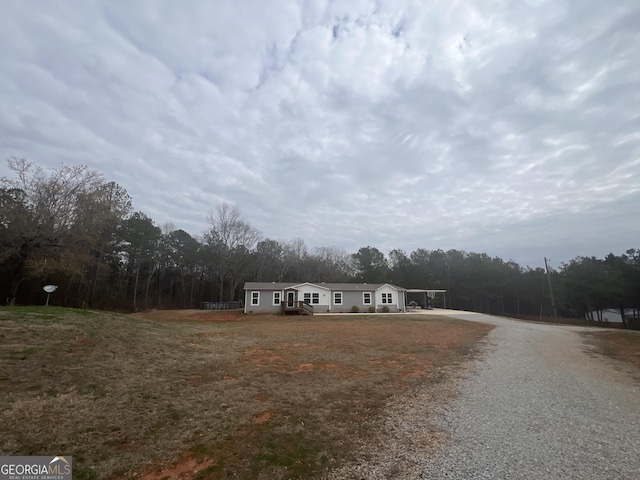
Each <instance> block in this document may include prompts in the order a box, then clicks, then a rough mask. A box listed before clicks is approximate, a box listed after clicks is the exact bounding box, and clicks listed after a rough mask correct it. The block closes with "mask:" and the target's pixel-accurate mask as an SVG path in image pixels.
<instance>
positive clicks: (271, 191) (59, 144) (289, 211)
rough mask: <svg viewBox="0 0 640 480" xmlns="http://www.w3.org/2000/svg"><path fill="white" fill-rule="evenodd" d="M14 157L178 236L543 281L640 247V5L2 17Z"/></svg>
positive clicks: (35, 12)
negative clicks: (467, 266) (291, 246)
mask: <svg viewBox="0 0 640 480" xmlns="http://www.w3.org/2000/svg"><path fill="white" fill-rule="evenodd" d="M0 12H1V14H0V58H1V59H2V60H1V61H0V157H2V158H1V160H2V163H1V164H0V176H2V175H8V174H9V171H8V169H7V166H6V163H5V162H4V159H5V158H8V157H10V156H12V155H17V156H26V157H28V158H29V159H31V160H33V161H34V162H36V163H38V164H40V165H43V166H45V167H54V166H57V165H59V164H60V163H62V162H65V163H72V164H88V165H89V166H91V167H93V168H95V169H97V170H100V171H101V172H103V173H104V174H105V176H106V177H107V179H108V180H113V181H116V182H117V183H119V184H121V185H122V186H123V187H125V188H126V189H127V190H128V192H129V194H130V195H131V196H132V197H133V199H134V206H135V208H136V209H138V210H141V211H143V212H145V213H146V214H147V215H149V216H150V217H151V218H153V219H154V220H155V221H156V223H157V224H158V225H162V224H164V223H167V222H170V223H173V224H175V226H176V227H177V228H182V229H184V230H186V231H188V232H190V233H192V234H194V235H197V234H200V233H201V232H202V231H203V230H204V229H205V228H206V217H207V213H208V212H209V211H210V210H212V209H213V208H215V206H216V205H217V204H219V203H220V202H228V203H232V204H235V205H237V206H238V207H239V208H240V210H241V212H242V214H243V216H244V217H245V219H246V220H248V221H249V222H250V223H251V224H252V225H253V226H255V227H256V228H258V229H259V230H261V231H262V232H263V234H264V235H265V236H267V237H270V238H276V239H291V238H293V237H300V238H303V239H304V240H305V241H306V243H307V244H308V245H309V246H310V247H313V246H321V245H324V246H328V245H338V246H343V247H344V248H346V249H347V250H348V251H355V250H357V249H358V248H359V247H362V246H367V245H371V246H375V247H377V248H379V249H380V250H382V251H383V252H385V253H386V252H388V251H389V250H390V249H392V248H402V249H405V250H406V251H407V252H410V251H412V250H414V249H416V248H420V247H422V248H427V249H437V248H442V249H449V248H456V249H463V250H467V251H475V252H486V253H488V254H489V255H492V256H500V257H502V258H504V259H505V260H506V259H514V260H516V261H518V262H519V263H521V264H522V265H531V266H541V265H542V264H543V259H542V257H543V256H547V257H550V258H551V259H552V263H553V264H554V265H555V266H559V264H560V263H561V262H562V261H567V260H569V259H571V258H573V257H575V256H577V255H595V256H598V257H601V256H604V255H606V254H607V253H608V252H610V251H613V252H614V253H616V254H620V253H623V252H624V251H625V250H626V249H628V248H631V247H636V248H639V247H640V235H639V234H640V2H638V1H637V0H627V1H625V0H617V1H615V2H603V1H601V0H574V1H565V0H549V1H547V0H513V1H508V0H490V1H481V0H467V1H455V0H442V1H437V0H433V1H425V0H415V1H412V0H402V1H400V0H379V1H372V0H349V1H325V0H306V1H286V0H282V1H268V2H265V1H262V0H246V1H241V0H237V1H236V0H226V1H186V2H175V1H164V2H160V1H155V0H150V1H140V0H137V1H135V2H128V1H127V2H125V1H103V2H99V1H68V2H64V1H61V0H57V1H51V2H28V1H21V0H6V1H3V2H2V5H1V6H0Z"/></svg>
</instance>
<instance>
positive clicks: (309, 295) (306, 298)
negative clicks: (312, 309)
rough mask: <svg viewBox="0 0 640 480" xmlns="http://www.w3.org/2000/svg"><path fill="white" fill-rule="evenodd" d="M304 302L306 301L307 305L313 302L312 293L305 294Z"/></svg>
mask: <svg viewBox="0 0 640 480" xmlns="http://www.w3.org/2000/svg"><path fill="white" fill-rule="evenodd" d="M304 303H306V304H307V305H308V304H310V303H311V293H308V292H307V293H305V294H304Z"/></svg>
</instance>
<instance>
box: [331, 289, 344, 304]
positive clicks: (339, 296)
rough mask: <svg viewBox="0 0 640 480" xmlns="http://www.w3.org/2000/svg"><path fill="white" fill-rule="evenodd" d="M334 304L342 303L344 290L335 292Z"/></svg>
mask: <svg viewBox="0 0 640 480" xmlns="http://www.w3.org/2000/svg"><path fill="white" fill-rule="evenodd" d="M333 304H334V305H342V292H333Z"/></svg>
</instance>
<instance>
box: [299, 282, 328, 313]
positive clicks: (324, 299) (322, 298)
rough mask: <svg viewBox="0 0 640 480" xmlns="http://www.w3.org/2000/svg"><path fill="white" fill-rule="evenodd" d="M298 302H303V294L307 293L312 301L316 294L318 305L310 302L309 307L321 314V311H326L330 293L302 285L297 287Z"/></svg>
mask: <svg viewBox="0 0 640 480" xmlns="http://www.w3.org/2000/svg"><path fill="white" fill-rule="evenodd" d="M297 290H298V300H304V294H305V293H308V294H310V295H311V298H312V299H313V294H314V293H317V294H318V300H319V302H320V303H313V302H311V306H312V307H314V308H315V309H316V311H317V312H321V311H322V310H321V309H328V308H329V306H330V303H331V292H330V291H329V290H325V289H323V288H318V287H314V286H313V285H302V286H299V287H297Z"/></svg>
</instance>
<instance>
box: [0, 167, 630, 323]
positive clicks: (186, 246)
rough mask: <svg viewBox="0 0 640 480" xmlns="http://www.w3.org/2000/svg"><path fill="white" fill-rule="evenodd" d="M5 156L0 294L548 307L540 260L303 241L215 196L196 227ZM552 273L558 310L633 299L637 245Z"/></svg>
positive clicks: (71, 302)
mask: <svg viewBox="0 0 640 480" xmlns="http://www.w3.org/2000/svg"><path fill="white" fill-rule="evenodd" d="M8 164H9V168H10V169H11V171H12V172H13V174H12V176H11V177H10V178H9V177H3V178H1V179H0V295H1V296H0V303H6V304H13V303H16V304H41V303H44V300H45V298H46V294H45V293H44V292H43V291H42V286H43V285H46V284H56V285H58V286H59V289H58V291H57V292H56V293H55V294H53V295H52V296H51V303H53V304H57V305H64V306H73V307H89V308H97V309H107V310H122V311H132V310H142V309H149V308H197V307H198V306H199V305H200V303H201V302H203V301H227V300H235V299H241V298H242V287H243V284H244V282H245V281H262V282H272V281H273V282H305V281H310V282H349V281H358V282H369V283H384V282H389V283H394V284H396V285H399V286H402V287H406V288H429V289H446V290H447V306H448V307H449V308H456V309H462V310H472V311H477V312H484V313H492V314H500V315H503V314H506V315H539V314H542V315H545V316H550V315H551V312H552V305H551V300H550V294H549V283H548V281H547V277H546V276H545V271H544V270H543V269H541V268H535V269H532V268H529V267H526V268H523V267H521V266H520V265H518V264H517V263H515V262H513V261H504V260H502V259H500V258H497V257H489V256H488V255H486V254H484V253H468V252H464V251H459V250H448V251H443V250H429V249H426V248H425V249H423V248H419V249H417V250H415V251H413V252H411V253H406V252H405V251H403V250H401V249H394V250H391V251H390V252H388V254H386V255H385V254H384V253H383V252H381V251H380V250H378V249H377V248H375V247H371V246H366V247H362V248H360V249H359V250H358V251H357V252H355V253H349V252H347V251H345V250H344V249H343V248H341V247H337V246H326V247H316V248H309V247H307V245H306V243H305V241H304V240H302V239H299V238H294V239H291V240H276V239H271V238H267V237H265V236H264V235H263V234H262V233H261V232H259V231H258V230H257V229H255V228H254V227H252V226H251V225H250V224H249V223H248V222H247V221H246V220H245V219H243V218H242V215H241V212H240V211H239V210H238V208H237V207H235V206H231V205H228V204H220V205H217V206H214V207H213V208H212V210H211V211H210V212H209V214H208V216H207V220H208V227H207V229H206V231H204V232H202V233H201V234H199V235H196V236H193V235H191V234H189V233H187V232H185V231H184V230H180V229H176V228H175V227H174V226H173V225H163V226H158V225H156V224H155V222H154V221H153V219H151V218H149V217H148V216H147V215H145V214H144V213H142V212H135V211H132V206H131V205H132V204H131V197H130V196H129V194H128V193H127V192H126V190H125V189H124V188H122V187H121V186H120V185H118V184H116V183H114V182H110V181H107V180H106V179H105V178H104V176H103V175H102V174H101V173H99V172H97V171H95V170H92V169H90V168H88V167H87V166H71V165H61V166H59V167H58V168H55V169H53V170H48V171H45V170H44V169H42V168H41V167H39V166H37V165H35V164H34V163H32V162H30V161H28V160H26V159H24V158H11V159H9V160H8ZM550 280H551V284H552V286H553V290H554V294H555V301H556V307H557V310H558V314H559V315H560V316H576V317H583V316H584V314H585V313H586V312H588V311H591V310H601V309H603V308H618V309H619V308H640V250H636V249H630V250H627V252H625V253H623V254H621V255H614V254H609V255H608V256H607V257H605V258H604V259H598V258H595V257H578V258H575V259H574V260H571V261H570V262H569V263H568V264H563V265H562V266H560V268H559V269H557V270H553V271H552V272H551V278H550ZM440 306H442V305H440Z"/></svg>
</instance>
